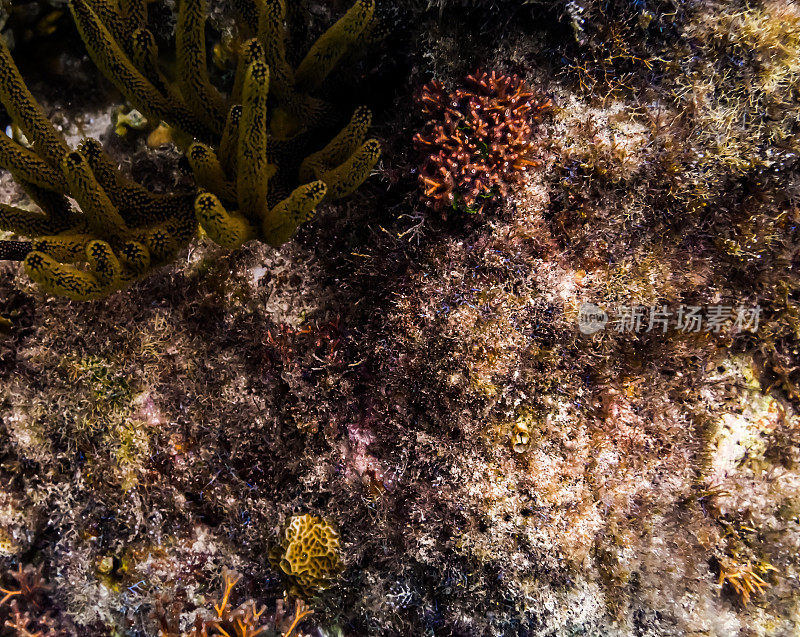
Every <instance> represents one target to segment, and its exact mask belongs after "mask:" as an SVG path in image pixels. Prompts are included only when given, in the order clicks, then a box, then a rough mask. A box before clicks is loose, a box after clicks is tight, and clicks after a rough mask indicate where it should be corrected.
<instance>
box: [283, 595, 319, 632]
mask: <svg viewBox="0 0 800 637" xmlns="http://www.w3.org/2000/svg"><path fill="white" fill-rule="evenodd" d="M313 613H314V611H313V610H311V609H310V608H308V606H306V604H305V602H304V601H303V600H302V599H298V600H297V601H296V602H295V604H294V621H293V622H292V625H291V626H289V630H287V631H286V632H285V633H283V637H290V636H291V634H292V632H294V629H295V628H297V626H298V625H299V624H300V622H301V621H303V620H304V619H305V618H306V617H308V616H309V615H312V614H313Z"/></svg>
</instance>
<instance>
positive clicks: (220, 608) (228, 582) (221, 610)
mask: <svg viewBox="0 0 800 637" xmlns="http://www.w3.org/2000/svg"><path fill="white" fill-rule="evenodd" d="M239 579H240V578H239V577H237V578H236V579H233V578H232V577H231V574H230V573H229V572H227V571H226V572H225V592H224V594H223V595H222V600H221V601H220V603H219V604H214V610H215V611H217V617H219V618H220V619H223V618H224V616H225V615H226V614H227V607H228V601H229V599H230V595H231V591H232V590H233V587H234V586H236V584H237V583H238V582H239Z"/></svg>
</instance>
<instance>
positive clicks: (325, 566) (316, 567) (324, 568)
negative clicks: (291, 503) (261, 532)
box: [270, 513, 343, 596]
mask: <svg viewBox="0 0 800 637" xmlns="http://www.w3.org/2000/svg"><path fill="white" fill-rule="evenodd" d="M270 558H271V561H272V562H273V563H275V564H277V566H279V567H280V569H281V570H282V571H283V572H284V573H285V574H286V575H287V576H288V578H289V580H290V581H291V583H292V585H294V586H295V587H296V588H297V590H298V591H299V592H300V593H301V594H302V595H305V596H309V595H313V594H314V593H315V592H317V591H320V590H324V589H325V588H328V587H329V586H330V585H331V584H332V583H333V582H334V580H335V579H336V577H337V576H338V575H339V573H340V572H341V570H342V568H343V564H342V558H341V554H340V549H339V533H338V532H337V531H336V530H335V529H334V528H333V527H332V526H331V523H330V522H328V521H327V520H325V519H323V518H320V517H318V516H315V515H311V514H309V513H305V514H303V515H295V516H292V518H291V519H290V520H289V521H288V522H287V523H286V528H285V529H284V532H283V540H282V541H281V543H280V545H278V546H276V547H275V549H273V551H272V552H271V555H270Z"/></svg>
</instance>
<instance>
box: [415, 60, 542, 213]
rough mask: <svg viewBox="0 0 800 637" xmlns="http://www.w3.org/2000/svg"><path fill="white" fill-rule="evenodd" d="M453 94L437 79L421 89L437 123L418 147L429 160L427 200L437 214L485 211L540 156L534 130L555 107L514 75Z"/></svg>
mask: <svg viewBox="0 0 800 637" xmlns="http://www.w3.org/2000/svg"><path fill="white" fill-rule="evenodd" d="M465 84H466V86H465V87H464V88H459V89H457V90H456V91H455V92H453V93H450V94H448V93H447V91H446V90H445V88H444V86H443V84H442V83H441V82H439V81H438V80H433V81H432V82H430V83H428V84H426V85H425V86H424V87H423V88H422V92H421V95H420V97H419V98H418V102H419V104H420V105H421V106H422V109H423V111H424V112H425V113H426V114H428V115H430V116H431V119H430V120H429V121H428V123H427V124H426V126H425V130H423V131H422V132H421V133H417V135H416V136H415V137H414V143H415V145H416V147H417V149H419V150H420V151H422V152H424V153H426V155H427V157H426V159H425V161H424V163H423V165H422V167H421V169H420V175H419V180H420V184H421V185H422V189H423V197H424V199H425V200H426V201H427V203H428V205H430V206H431V207H432V208H433V209H434V210H443V209H445V208H446V207H452V208H461V209H464V210H466V211H467V212H482V211H483V207H484V205H485V203H486V200H488V199H491V198H493V197H494V196H495V195H497V194H500V195H505V194H506V192H507V189H508V185H509V184H513V183H517V182H519V181H520V180H521V178H522V177H523V176H524V174H525V172H526V171H527V170H528V169H529V168H536V167H538V166H540V165H541V161H539V160H538V159H537V158H536V157H535V156H534V154H535V145H534V142H533V133H534V130H535V125H536V124H537V123H538V122H539V121H541V119H542V116H543V115H544V113H546V112H547V111H548V110H550V108H551V106H552V102H551V101H550V100H549V99H546V98H541V99H540V98H538V97H536V96H535V95H534V93H533V92H532V91H531V90H530V88H529V87H528V86H527V85H526V84H525V82H523V81H522V80H521V79H520V78H519V77H517V76H516V75H510V76H509V75H498V74H497V73H496V72H494V71H493V72H492V73H491V75H490V74H488V73H485V72H477V73H475V74H474V75H469V76H467V78H466V82H465Z"/></svg>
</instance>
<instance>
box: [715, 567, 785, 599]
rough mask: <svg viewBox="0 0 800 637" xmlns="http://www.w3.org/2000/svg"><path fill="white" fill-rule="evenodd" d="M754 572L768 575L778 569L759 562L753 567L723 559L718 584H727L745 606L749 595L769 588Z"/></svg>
mask: <svg viewBox="0 0 800 637" xmlns="http://www.w3.org/2000/svg"><path fill="white" fill-rule="evenodd" d="M756 571H760V572H761V573H768V572H769V571H775V572H777V571H778V569H777V568H775V567H774V566H772V564H769V563H767V562H759V563H758V564H756V565H755V566H752V565H750V564H746V565H743V564H739V563H737V562H735V561H734V560H732V559H727V558H723V559H722V560H720V570H719V584H720V586H722V585H724V584H725V582H728V584H730V586H731V588H732V589H733V590H734V591H735V592H736V594H737V595H739V597H740V598H741V600H742V604H744V605H745V606H747V603H748V602H749V601H750V595H751V594H753V593H761V592H763V590H764V589H765V588H766V587H767V586H769V584H768V583H767V582H765V581H764V580H763V579H761V577H759V575H758V574H757V573H756Z"/></svg>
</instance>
